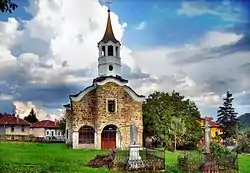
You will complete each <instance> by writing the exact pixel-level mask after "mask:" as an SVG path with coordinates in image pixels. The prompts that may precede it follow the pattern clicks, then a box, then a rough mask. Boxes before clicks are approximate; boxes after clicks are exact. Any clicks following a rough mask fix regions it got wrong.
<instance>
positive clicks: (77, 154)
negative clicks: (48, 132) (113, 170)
mask: <svg viewBox="0 0 250 173" xmlns="http://www.w3.org/2000/svg"><path fill="white" fill-rule="evenodd" d="M107 152H109V151H100V150H84V149H82V150H72V149H69V148H67V147H66V145H64V144H44V143H15V142H12V143H11V142H8V143H7V142H0V173H98V172H100V173H105V172H109V171H108V170H107V169H106V168H89V167H86V166H84V164H86V163H87V162H88V161H90V160H91V159H93V158H94V157H95V155H96V154H101V153H107ZM179 153H180V152H176V153H172V152H168V151H166V156H165V157H166V164H167V165H173V164H176V160H177V155H178V154H179ZM239 167H240V173H247V172H249V170H248V169H249V167H250V155H240V156H239Z"/></svg>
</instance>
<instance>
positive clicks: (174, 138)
mask: <svg viewBox="0 0 250 173" xmlns="http://www.w3.org/2000/svg"><path fill="white" fill-rule="evenodd" d="M174 151H176V134H174Z"/></svg>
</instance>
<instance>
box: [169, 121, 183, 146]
mask: <svg viewBox="0 0 250 173" xmlns="http://www.w3.org/2000/svg"><path fill="white" fill-rule="evenodd" d="M182 119H183V117H179V118H178V117H171V121H170V128H169V132H170V134H172V135H173V136H174V151H176V146H177V141H178V142H179V145H181V144H182V143H184V142H183V141H181V139H183V136H184V134H185V133H186V124H185V122H184V121H183V120H182Z"/></svg>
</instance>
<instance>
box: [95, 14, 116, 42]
mask: <svg viewBox="0 0 250 173" xmlns="http://www.w3.org/2000/svg"><path fill="white" fill-rule="evenodd" d="M108 41H112V42H114V43H120V42H119V41H118V40H116V38H115V35H114V33H113V29H112V24H111V19H110V10H108V20H107V25H106V31H105V33H104V36H103V38H102V40H101V41H100V42H104V43H107V42H108ZM100 42H99V43H98V44H100Z"/></svg>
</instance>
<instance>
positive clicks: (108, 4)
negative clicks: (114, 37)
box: [105, 0, 113, 12]
mask: <svg viewBox="0 0 250 173" xmlns="http://www.w3.org/2000/svg"><path fill="white" fill-rule="evenodd" d="M112 3H113V2H112V1H111V0H105V4H106V6H107V7H108V12H110V4H112Z"/></svg>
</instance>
